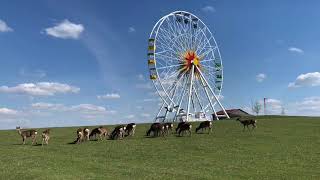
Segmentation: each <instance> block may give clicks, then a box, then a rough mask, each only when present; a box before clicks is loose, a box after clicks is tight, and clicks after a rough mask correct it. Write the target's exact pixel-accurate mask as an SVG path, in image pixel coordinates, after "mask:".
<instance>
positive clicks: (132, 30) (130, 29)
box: [128, 26, 136, 33]
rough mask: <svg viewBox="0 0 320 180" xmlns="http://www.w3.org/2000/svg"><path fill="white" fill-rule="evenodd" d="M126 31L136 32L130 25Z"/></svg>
mask: <svg viewBox="0 0 320 180" xmlns="http://www.w3.org/2000/svg"><path fill="white" fill-rule="evenodd" d="M128 32H129V33H132V32H136V29H135V28H134V27H132V26H131V27H129V29H128Z"/></svg>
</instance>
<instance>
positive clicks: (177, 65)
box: [157, 64, 181, 70]
mask: <svg viewBox="0 0 320 180" xmlns="http://www.w3.org/2000/svg"><path fill="white" fill-rule="evenodd" d="M179 66H181V65H180V64H175V65H170V66H163V67H159V68H157V69H158V70H161V69H166V68H171V67H179Z"/></svg>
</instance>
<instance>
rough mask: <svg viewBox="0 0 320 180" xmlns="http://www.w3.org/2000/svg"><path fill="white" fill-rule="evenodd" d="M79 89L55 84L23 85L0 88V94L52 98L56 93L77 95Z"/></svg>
mask: <svg viewBox="0 0 320 180" xmlns="http://www.w3.org/2000/svg"><path fill="white" fill-rule="evenodd" d="M79 91H80V88H78V87H75V86H70V85H68V84H61V83H56V82H39V83H24V84H18V85H17V86H14V87H8V86H1V87H0V92H4V93H18V94H27V95H32V96H53V95H55V94H58V93H78V92H79Z"/></svg>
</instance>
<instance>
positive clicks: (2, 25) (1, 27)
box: [0, 19, 13, 32]
mask: <svg viewBox="0 0 320 180" xmlns="http://www.w3.org/2000/svg"><path fill="white" fill-rule="evenodd" d="M11 31H13V29H12V28H11V27H9V26H8V25H7V23H6V22H4V21H3V20H1V19H0V32H11Z"/></svg>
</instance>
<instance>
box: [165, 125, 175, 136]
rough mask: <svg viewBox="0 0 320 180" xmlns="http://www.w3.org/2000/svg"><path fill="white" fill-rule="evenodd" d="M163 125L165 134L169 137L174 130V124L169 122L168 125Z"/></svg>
mask: <svg viewBox="0 0 320 180" xmlns="http://www.w3.org/2000/svg"><path fill="white" fill-rule="evenodd" d="M163 125H164V132H165V134H166V135H169V133H171V132H172V130H173V123H169V122H167V123H164V124H163Z"/></svg>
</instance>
